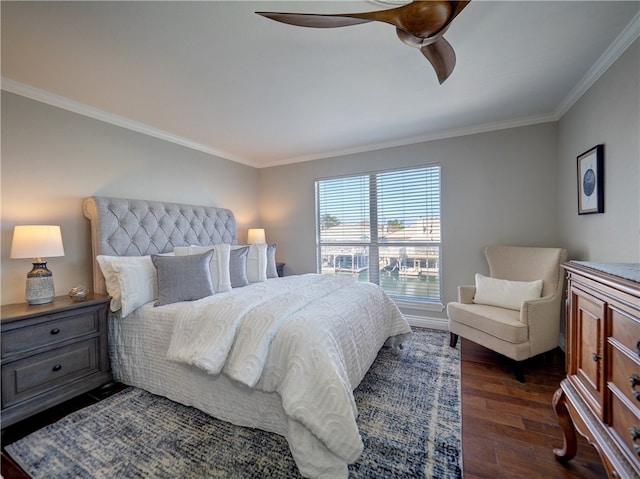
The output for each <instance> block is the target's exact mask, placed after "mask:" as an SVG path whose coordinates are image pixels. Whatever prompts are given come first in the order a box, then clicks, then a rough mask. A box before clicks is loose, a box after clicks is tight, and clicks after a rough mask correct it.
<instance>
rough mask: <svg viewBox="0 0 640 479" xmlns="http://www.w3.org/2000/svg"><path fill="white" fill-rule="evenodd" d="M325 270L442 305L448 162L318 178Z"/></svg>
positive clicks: (321, 255)
mask: <svg viewBox="0 0 640 479" xmlns="http://www.w3.org/2000/svg"><path fill="white" fill-rule="evenodd" d="M316 225H317V228H316V229H317V234H316V247H317V261H318V272H320V273H323V274H349V275H352V276H355V277H356V278H358V279H359V280H361V281H370V282H372V283H376V284H379V285H380V286H382V287H383V288H384V290H385V291H386V292H387V293H388V294H389V295H390V296H391V297H393V298H394V299H398V300H406V301H422V302H434V303H441V302H442V295H441V289H440V283H441V281H440V251H441V245H440V166H439V165H435V166H427V167H421V168H410V169H403V170H394V171H385V172H377V173H368V174H364V175H357V176H345V177H340V178H330V179H323V180H317V181H316Z"/></svg>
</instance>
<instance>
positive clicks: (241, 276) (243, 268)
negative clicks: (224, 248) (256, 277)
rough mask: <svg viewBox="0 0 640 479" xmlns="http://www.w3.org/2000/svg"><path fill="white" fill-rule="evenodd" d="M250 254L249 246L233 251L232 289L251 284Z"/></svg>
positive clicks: (230, 256) (230, 274)
mask: <svg viewBox="0 0 640 479" xmlns="http://www.w3.org/2000/svg"><path fill="white" fill-rule="evenodd" d="M248 254H249V247H248V246H243V247H241V248H237V249H232V250H231V253H230V255H229V277H230V278H231V287H232V288H241V287H242V286H247V285H248V284H249V280H248V279H247V255H248Z"/></svg>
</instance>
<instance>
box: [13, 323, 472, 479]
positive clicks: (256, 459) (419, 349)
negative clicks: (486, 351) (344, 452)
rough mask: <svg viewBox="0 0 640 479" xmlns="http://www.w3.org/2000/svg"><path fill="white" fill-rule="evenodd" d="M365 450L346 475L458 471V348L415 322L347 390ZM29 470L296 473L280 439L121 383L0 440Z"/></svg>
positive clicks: (61, 474) (99, 474)
mask: <svg viewBox="0 0 640 479" xmlns="http://www.w3.org/2000/svg"><path fill="white" fill-rule="evenodd" d="M355 398H356V403H357V405H358V411H359V413H360V415H359V417H358V426H359V428H360V433H361V435H362V438H363V441H364V452H363V454H362V455H361V456H360V458H359V460H358V462H357V463H355V464H351V465H350V466H349V477H350V478H354V479H355V478H385V479H386V478H438V479H440V478H461V477H462V445H461V421H460V354H459V350H458V349H452V348H450V347H449V338H448V333H446V332H443V331H432V330H427V329H417V328H414V333H413V334H412V335H411V338H410V340H409V341H408V342H407V343H405V347H404V349H401V350H391V349H386V348H383V349H382V350H381V351H380V353H379V354H378V357H377V359H376V361H375V362H374V364H373V366H372V367H371V369H370V370H369V372H368V373H367V375H366V376H365V378H364V379H363V381H362V383H361V384H360V386H359V387H358V388H357V389H356V391H355ZM6 449H7V451H8V452H9V453H10V455H11V456H12V457H13V458H14V459H15V460H16V461H17V462H18V463H19V464H20V465H21V466H22V467H23V468H24V469H25V470H26V471H27V472H28V473H29V474H30V475H31V476H32V477H33V478H35V479H37V478H47V479H55V478H59V479H62V478H64V479H67V478H105V479H106V478H109V479H111V478H133V477H136V478H169V477H171V478H178V477H179V478H183V479H186V478H194V479H196V478H197V479H200V478H243V479H245V478H298V477H300V474H299V473H298V470H297V468H296V466H295V463H294V461H293V458H292V457H291V453H290V452H289V447H288V444H287V442H286V440H285V439H284V438H283V437H281V436H278V435H276V434H270V433H265V432H262V431H259V430H255V429H248V428H242V427H238V426H233V425H231V424H228V423H225V422H222V421H218V420H216V419H213V418H212V417H210V416H208V415H206V414H204V413H202V412H200V411H199V410H197V409H194V408H191V407H186V406H182V405H180V404H177V403H174V402H172V401H169V400H168V399H165V398H162V397H159V396H154V395H152V394H149V393H147V392H146V391H143V390H140V389H136V388H128V389H126V390H124V391H122V392H120V393H118V394H115V395H113V396H111V397H110V398H107V399H105V400H103V401H101V402H99V403H97V404H94V405H92V406H89V407H87V408H85V409H82V410H80V411H77V412H75V413H72V414H70V415H69V416H67V417H65V418H64V419H62V420H61V421H59V422H57V423H55V424H52V425H51V426H48V427H46V428H44V429H41V430H39V431H36V432H35V433H33V434H31V435H29V436H27V437H25V438H24V439H22V440H20V441H18V442H16V443H13V444H11V445H9V446H7V447H6Z"/></svg>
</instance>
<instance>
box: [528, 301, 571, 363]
mask: <svg viewBox="0 0 640 479" xmlns="http://www.w3.org/2000/svg"><path fill="white" fill-rule="evenodd" d="M561 302H562V294H561V292H556V293H554V294H550V295H547V296H544V297H542V298H537V299H532V300H529V301H525V302H524V303H522V308H521V309H520V322H522V323H524V324H526V325H528V326H529V341H530V343H531V353H532V356H534V355H536V354H539V353H543V352H546V351H549V350H550V349H553V348H555V347H556V346H557V345H558V337H559V335H560V316H561V311H562V306H561Z"/></svg>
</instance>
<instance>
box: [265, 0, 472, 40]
mask: <svg viewBox="0 0 640 479" xmlns="http://www.w3.org/2000/svg"><path fill="white" fill-rule="evenodd" d="M470 1H471V0H460V1H458V0H417V1H413V2H411V3H408V4H407V5H402V6H401V7H397V8H391V9H388V10H376V11H373V12H362V13H340V14H327V15H325V14H312V13H276V12H256V13H257V14H258V15H262V16H263V17H267V18H270V19H272V20H276V21H278V22H283V23H288V24H290V25H298V26H301V27H316V28H333V27H344V26H348V25H357V24H359V23H365V22H372V21H377V22H384V23H388V24H390V25H394V26H395V27H396V28H400V29H401V30H404V31H405V32H407V33H409V34H411V35H413V36H414V37H418V38H429V37H431V36H433V35H435V34H437V33H439V32H440V31H441V30H442V29H443V28H446V27H447V25H449V23H451V20H453V19H454V18H455V17H456V15H458V14H459V13H460V12H461V11H462V9H463V8H464V7H466V6H467V4H468V3H469V2H470Z"/></svg>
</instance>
